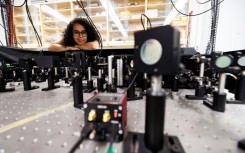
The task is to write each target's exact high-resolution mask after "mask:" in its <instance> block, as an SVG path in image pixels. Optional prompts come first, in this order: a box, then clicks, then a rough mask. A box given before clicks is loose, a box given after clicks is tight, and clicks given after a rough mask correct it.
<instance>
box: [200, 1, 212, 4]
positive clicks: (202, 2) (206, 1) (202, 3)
mask: <svg viewBox="0 0 245 153" xmlns="http://www.w3.org/2000/svg"><path fill="white" fill-rule="evenodd" d="M196 1H197V3H198V4H206V3H208V2H210V1H211V0H207V1H206V2H199V1H198V0H196Z"/></svg>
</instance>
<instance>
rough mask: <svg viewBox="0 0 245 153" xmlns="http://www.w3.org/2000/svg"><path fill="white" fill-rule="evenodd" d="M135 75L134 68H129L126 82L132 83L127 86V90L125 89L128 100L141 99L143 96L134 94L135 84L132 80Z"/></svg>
mask: <svg viewBox="0 0 245 153" xmlns="http://www.w3.org/2000/svg"><path fill="white" fill-rule="evenodd" d="M135 75H136V74H135V71H134V70H131V71H130V72H129V79H128V82H129V84H131V83H132V85H131V86H130V87H129V88H128V91H127V97H128V101H133V100H138V99H143V96H142V95H137V94H135V85H134V82H133V81H134V77H135Z"/></svg>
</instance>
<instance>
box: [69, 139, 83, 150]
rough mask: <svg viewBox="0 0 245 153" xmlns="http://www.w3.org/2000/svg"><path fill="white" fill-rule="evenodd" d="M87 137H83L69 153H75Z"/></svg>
mask: <svg viewBox="0 0 245 153" xmlns="http://www.w3.org/2000/svg"><path fill="white" fill-rule="evenodd" d="M85 138H86V137H85V136H81V137H80V139H79V140H78V141H77V142H76V143H75V145H74V146H73V147H72V148H71V150H70V151H69V153H74V152H75V151H76V150H77V148H78V147H79V145H80V144H81V143H82V142H83V140H85Z"/></svg>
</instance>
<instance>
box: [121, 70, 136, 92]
mask: <svg viewBox="0 0 245 153" xmlns="http://www.w3.org/2000/svg"><path fill="white" fill-rule="evenodd" d="M138 74H139V73H136V74H135V76H134V78H133V80H132V82H131V83H130V84H129V86H128V87H127V89H125V90H124V91H123V93H125V92H127V91H128V89H129V88H130V87H131V86H132V85H133V84H134V81H135V79H136V78H137V76H138Z"/></svg>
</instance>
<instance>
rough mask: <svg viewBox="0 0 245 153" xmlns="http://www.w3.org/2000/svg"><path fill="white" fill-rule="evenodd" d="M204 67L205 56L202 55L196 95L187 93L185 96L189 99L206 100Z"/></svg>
mask: <svg viewBox="0 0 245 153" xmlns="http://www.w3.org/2000/svg"><path fill="white" fill-rule="evenodd" d="M204 69H205V57H204V56H202V57H201V58H200V70H199V77H197V78H196V80H197V81H198V84H199V85H198V86H197V87H196V89H195V95H186V96H185V97H186V98H187V99H189V100H205V99H206V98H204V95H205V85H203V78H204Z"/></svg>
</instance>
